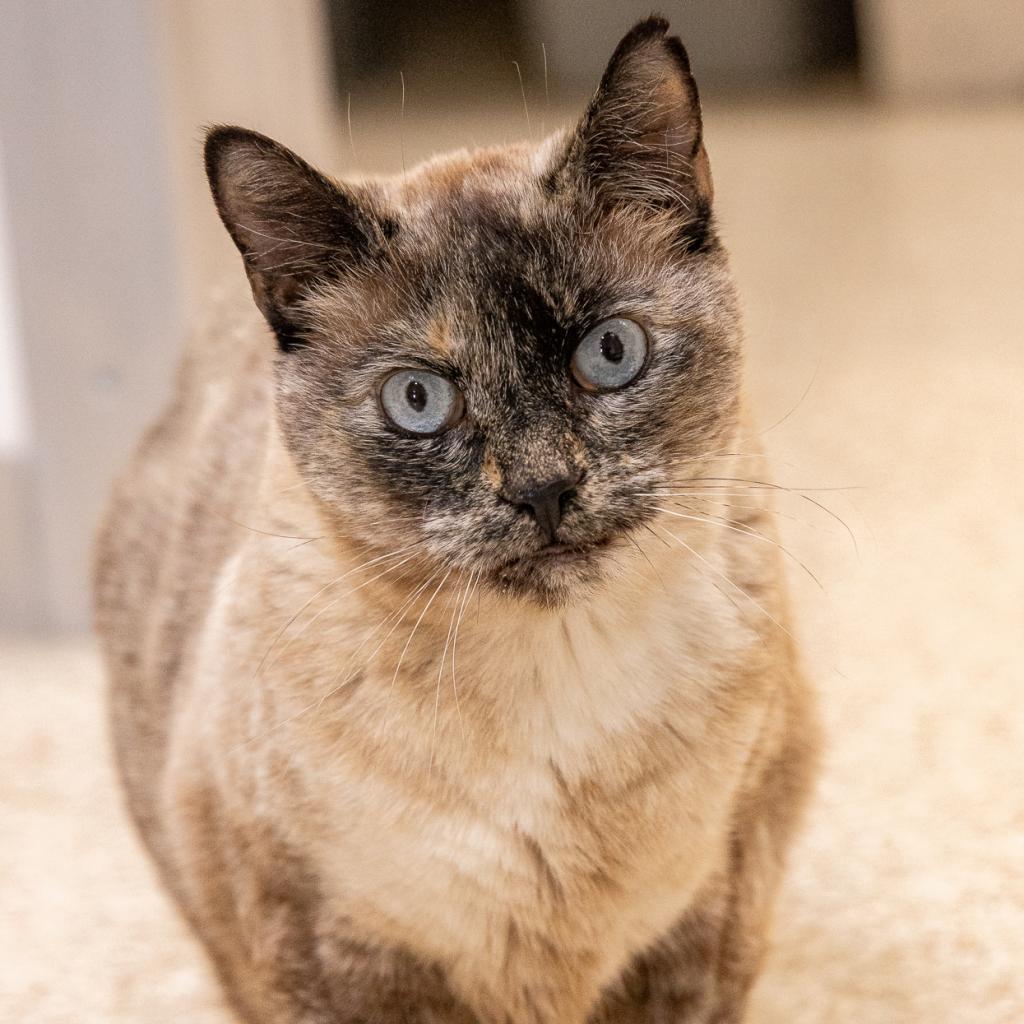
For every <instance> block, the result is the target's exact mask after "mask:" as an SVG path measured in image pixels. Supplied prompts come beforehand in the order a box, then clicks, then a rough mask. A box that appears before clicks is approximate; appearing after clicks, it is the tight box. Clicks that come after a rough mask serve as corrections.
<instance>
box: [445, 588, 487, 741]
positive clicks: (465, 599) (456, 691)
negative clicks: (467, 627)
mask: <svg viewBox="0 0 1024 1024" xmlns="http://www.w3.org/2000/svg"><path fill="white" fill-rule="evenodd" d="M479 583H480V570H479V569H474V570H473V571H472V572H471V573H470V575H469V583H468V584H467V585H466V593H465V595H464V597H463V598H462V607H461V608H459V617H458V619H457V620H456V622H455V635H454V636H453V637H452V693H453V694H454V695H455V710H456V711H457V712H458V715H459V725H460V727H461V729H462V738H463V740H465V738H466V722H465V719H464V718H463V717H462V705H461V704H460V703H459V686H458V683H457V681H456V675H455V652H456V649H457V647H458V643H459V627H460V626H461V625H462V617H463V616H464V615H465V614H466V605H467V604H469V599H470V597H471V596H472V591H471V590H470V586H472V588H473V590H475V589H476V587H477V586H478V585H479Z"/></svg>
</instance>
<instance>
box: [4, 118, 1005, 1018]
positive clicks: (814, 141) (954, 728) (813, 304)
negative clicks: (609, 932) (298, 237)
mask: <svg viewBox="0 0 1024 1024" xmlns="http://www.w3.org/2000/svg"><path fill="white" fill-rule="evenodd" d="M708 121H709V128H708V138H709V146H710V151H711V155H712V164H713V166H714V168H715V176H716V180H717V184H718V189H719V194H720V197H721V204H720V209H721V212H722V218H723V224H724V233H725V236H726V238H727V239H728V240H729V241H730V243H731V245H732V247H733V249H734V251H735V253H736V267H737V273H738V277H739V279H740V284H741V287H742V290H743V293H744V297H745V301H746V305H747V308H748V326H749V331H750V335H751V359H750V378H751V388H752V391H753V394H754V397H755V399H756V401H757V404H758V406H759V408H760V409H761V412H762V421H763V423H764V424H765V425H766V426H767V425H769V424H771V423H773V422H774V421H776V420H778V419H780V418H782V417H783V416H786V414H787V413H790V412H791V414H790V415H788V417H787V418H786V419H785V421H784V422H783V423H781V424H780V425H779V426H777V427H776V428H775V429H773V430H771V431H770V432H769V434H768V440H769V442H770V450H771V451H772V453H773V454H774V455H775V456H777V457H778V458H779V460H780V462H779V468H778V476H779V479H781V480H782V481H783V482H785V483H787V484H790V485H793V486H795V487H800V488H812V487H813V488H832V487H842V488H856V489H851V490H822V491H817V490H815V491H808V492H807V494H808V496H809V497H813V498H814V499H815V500H817V501H821V502H823V503H825V504H827V505H828V506H829V507H830V508H832V509H834V511H835V512H836V513H838V514H839V515H840V516H841V517H842V518H843V519H844V520H845V521H846V522H847V523H848V524H849V526H850V528H851V529H852V530H853V531H854V533H855V535H856V540H857V544H858V547H859V555H858V554H857V553H856V552H855V551H854V549H853V545H852V544H851V542H850V540H849V538H848V537H847V536H846V534H845V531H844V529H843V528H842V527H841V526H839V525H838V524H836V523H835V522H834V521H833V520H831V519H830V518H829V517H828V516H827V515H825V514H824V513H822V512H821V511H820V510H819V509H817V508H816V507H815V506H814V505H813V504H811V502H810V501H808V500H805V499H804V498H801V497H799V496H796V495H794V496H791V497H787V498H786V499H784V501H783V502H782V504H781V505H780V508H781V510H782V511H783V512H784V513H785V514H786V515H787V516H791V517H793V518H787V519H785V520H784V523H785V530H786V536H787V543H788V545H789V546H790V547H791V549H792V551H793V552H794V554H795V555H798V556H799V558H800V559H801V560H802V561H803V562H805V563H806V564H807V566H808V567H810V568H811V569H812V570H813V571H814V572H815V573H816V574H817V575H818V576H819V578H820V579H821V581H822V584H823V587H824V593H822V592H821V591H819V590H818V589H817V587H816V586H815V585H814V584H813V583H812V582H811V581H810V580H809V579H808V578H807V576H806V575H805V574H804V573H803V571H802V570H801V569H799V567H797V566H795V565H794V573H793V579H794V585H795V587H796V591H797V596H798V604H799V607H800V611H801V629H802V633H803V635H804V636H805V638H806V644H807V648H808V652H809V660H810V663H811V665H812V667H813V669H814V672H815V675H816V677H817V679H818V680H819V682H820V686H821V689H822V691H823V694H824V705H825V714H826V719H827V726H828V732H829V738H830V748H829V755H828V760H827V770H826V774H825V777H824V780H823V782H822V785H821V789H820V793H819V797H818V800H817V802H816V805H815V807H814V811H813V814H812V818H811V821H810V823H809V827H808V829H807V832H806V834H805V837H804V839H803V841H802V843H801V845H800V847H799V848H798V850H797V851H796V853H795V856H794V859H793V865H792V871H791V874H790V877H789V881H788V885H787V887H786V890H785V893H784V896H783V899H782V900H781V903H780V906H779V912H778V924H777V930H776V937H777V942H776V949H775V953H774V955H773V957H772V959H771V961H770V964H769V966H768V970H767V971H766V973H765V976H764V978H763V980H762V982H761V984H760V986H759V988H758V990H757V993H756V996H755V999H754V1005H753V1008H752V1013H751V1021H752V1022H753V1024H811V1022H832V1021H837V1022H844V1024H845V1022H851V1024H945V1022H950V1024H953V1022H955V1024H1019V1022H1020V1021H1022V1020H1024V538H1022V534H1021V524H1022V522H1024V483H1022V480H1024V454H1022V452H1024V417H1022V414H1021V400H1022V396H1024V115H1022V114H1021V113H1019V112H1016V113H1014V112H1009V111H1006V112H999V111H983V110H982V111H973V112H964V113H960V114H951V113H949V112H943V111H940V110H935V111H934V112H929V113H927V114H920V115H911V114H900V113H889V114H883V113H878V112H875V113H872V112H868V111H864V110H858V109H854V108H850V107H830V108H826V107H821V106H819V107H807V106H802V107H794V108H792V109H790V110H780V109H778V108H777V107H774V108H772V109H770V110H767V109H766V110H763V111H758V110H753V109H751V110H746V111H737V110H721V111H711V113H710V115H709V118H708ZM516 130H517V128H516V127H513V128H512V129H511V132H514V131H516ZM487 131H488V132H489V134H490V135H492V136H493V134H494V129H493V126H492V127H491V128H490V129H487ZM511 132H510V133H511ZM431 137H432V138H433V139H435V141H436V139H437V138H438V136H437V135H436V134H434V135H433V136H431ZM478 137H485V136H482V135H481V136H478ZM424 138H425V136H424ZM424 138H420V139H417V137H416V134H415V132H414V131H413V132H411V134H410V135H409V137H407V140H406V145H407V149H408V152H409V154H410V157H411V156H412V154H414V153H415V152H416V151H417V147H419V148H420V149H422V147H423V146H424V145H425V142H424ZM467 139H468V136H467ZM447 142H448V139H444V140H443V143H444V144H447ZM440 144H441V143H440V142H439V143H438V145H440ZM382 159H383V158H382ZM396 159H397V156H396ZM393 162H394V161H393ZM819 361H820V362H819ZM816 368H817V372H815V371H816ZM812 379H813V384H812V385H811V386H810V388H809V390H808V391H807V393H806V396H805V397H804V398H803V400H802V401H801V395H802V394H803V393H804V391H805V388H807V386H808V382H810V381H811V380H812ZM794 407H795V409H794ZM791 410H792V411H791ZM100 689H101V680H100V675H99V670H98V666H97V663H96V660H95V656H94V654H93V653H92V650H91V649H90V648H88V647H85V646H81V645H80V646H77V647H76V646H71V647H61V646H55V645H42V644H35V645H32V644H26V643H19V644H7V645H5V647H4V648H3V649H2V650H0V808H2V811H0V815H2V816H0V1020H3V1021H12V1022H14V1021H17V1022H33V1024H36V1022H38V1024H58V1022H59V1024H128V1022H139V1024H165V1022H166V1024H172V1022H174V1024H178V1022H181V1021H188V1022H189V1024H225V1021H226V1019H227V1018H226V1016H225V1013H224V1011H223V1009H222V1008H221V1004H220V1002H219V998H218V996H217V993H216V990H215V987H214V986H213V984H212V982H211V979H210V975H209V971H208V969H207V967H206V965H205V963H204V961H203V958H202V955H201V953H200V952H199V950H198V949H197V948H196V947H195V946H194V945H193V944H192V942H191V940H190V939H189V938H188V937H187V936H186V934H185V931H184V929H183V928H182V926H181V924H180V923H179V921H178V919H177V918H176V916H175V915H174V913H173V912H172V911H171V909H170V907H169V906H168V904H167V901H166V900H165V899H164V897H163V896H162V894H161V893H160V891H159V890H158V889H157V888H156V886H155V884H154V880H153V875H152V872H151V871H150V868H149V866H148V864H147V862H146V861H145V860H144V858H143V857H142V854H141V852H140V850H139V848H138V847H137V845H136V842H135V839H134V836H133V835H132V833H131V832H130V830H129V828H128V825H127V822H126V820H125V818H124V816H123V814H122V812H121V810H120V807H119V803H118V800H117V796H116V792H115V789H114V785H113V782H112V778H111V773H110V770H109V767H108V763H107V751H106V746H105V739H104V735H103V720H102V712H101V707H100Z"/></svg>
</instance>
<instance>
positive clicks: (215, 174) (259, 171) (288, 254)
mask: <svg viewBox="0 0 1024 1024" xmlns="http://www.w3.org/2000/svg"><path fill="white" fill-rule="evenodd" d="M206 174H207V177H208V178H209V181H210V190H211V191H212V192H213V199H214V202H215V203H216V204H217V212H218V213H219V214H220V219H221V220H222V221H223V222H224V226H225V227H226V228H227V229H228V234H230V235H231V237H232V239H233V240H234V242H235V245H237V246H238V251H239V252H240V253H241V254H242V258H243V259H244V260H245V269H246V273H247V274H248V275H249V283H250V284H251V285H252V293H253V297H254V298H255V300H256V305H257V306H258V307H259V308H260V310H261V312H262V313H263V315H264V316H265V317H266V319H267V322H268V323H269V324H270V326H271V327H272V328H273V330H274V332H275V334H277V337H278V341H279V343H280V345H281V347H282V348H283V349H285V350H288V349H290V348H295V347H297V346H299V345H301V344H302V337H301V331H300V327H299V325H298V323H297V316H296V313H297V307H298V304H299V302H300V301H301V300H302V298H303V297H304V296H305V295H306V294H307V293H308V291H309V289H310V288H311V287H312V286H313V285H315V284H316V283H317V282H320V281H323V280H329V279H331V278H332V277H336V276H338V275H339V274H341V273H343V272H344V271H345V270H346V269H349V268H351V267H353V266H354V265H357V264H358V263H360V262H361V261H365V260H366V259H367V257H368V256H370V255H371V254H372V253H373V252H374V251H375V250H377V249H379V247H380V245H381V244H382V241H383V228H382V225H381V222H380V221H379V220H378V219H377V218H375V217H374V216H373V213H372V211H371V210H369V209H368V208H365V204H364V203H360V202H359V201H358V200H357V198H356V197H355V196H354V195H353V194H352V193H350V192H348V191H346V190H345V189H343V188H342V187H340V186H338V185H336V184H334V182H332V181H330V179H328V178H327V177H325V176H324V175H323V174H321V173H320V172H319V171H317V170H316V169H314V168H313V167H311V166H310V165H309V164H307V163H306V162H305V161H304V160H302V159H301V158H300V157H298V156H296V155H295V154H294V153H293V152H292V151H291V150H290V149H286V148H285V147H284V146H282V145H280V144H279V143H277V142H274V140H273V139H268V138H267V137H266V136H264V135H260V134H259V133H258V132H253V131H248V130H247V129H245V128H235V127H229V126H228V127H215V128H212V129H211V130H210V131H209V132H208V133H207V136H206Z"/></svg>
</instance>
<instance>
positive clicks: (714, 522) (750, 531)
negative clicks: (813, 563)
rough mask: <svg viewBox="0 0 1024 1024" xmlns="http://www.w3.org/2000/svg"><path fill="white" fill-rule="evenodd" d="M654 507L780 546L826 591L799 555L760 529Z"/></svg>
mask: <svg viewBox="0 0 1024 1024" xmlns="http://www.w3.org/2000/svg"><path fill="white" fill-rule="evenodd" d="M652 507H653V508H654V509H655V510H656V511H658V512H664V513H665V515H667V516H674V517H675V518H676V519H690V520H692V521H693V522H695V523H707V524H708V525H709V526H721V527H722V528H723V529H726V530H732V532H733V533H738V534H741V535H742V536H745V537H754V538H756V539H757V540H762V541H764V542H765V543H766V544H771V545H772V546H773V547H776V548H778V549H779V550H780V551H781V552H782V553H783V554H784V555H788V556H789V557H790V558H791V559H792V560H793V561H794V562H795V563H796V564H797V565H799V566H800V568H801V569H803V571H804V572H805V573H807V575H808V576H810V578H811V579H812V580H814V582H815V583H816V584H817V585H818V587H819V588H820V589H821V590H822V591H824V589H825V588H824V586H822V583H821V580H819V579H818V577H817V576H815V575H814V573H813V572H811V570H810V569H808V568H807V566H806V565H805V564H804V563H803V562H802V561H801V560H800V559H799V558H797V556H796V555H794V554H793V552H792V551H790V550H789V548H787V547H786V546H785V545H783V544H780V543H779V542H778V541H776V540H772V538H771V537H768V536H766V535H765V534H763V533H761V532H760V531H758V530H754V529H752V528H750V527H740V526H736V525H734V524H733V523H731V522H729V521H727V520H724V519H722V517H721V516H711V517H710V518H709V517H707V516H691V515H686V514H685V513H683V512H673V511H672V510H671V509H668V508H662V507H661V506H660V505H654V506H652Z"/></svg>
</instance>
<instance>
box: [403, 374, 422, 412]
mask: <svg viewBox="0 0 1024 1024" xmlns="http://www.w3.org/2000/svg"><path fill="white" fill-rule="evenodd" d="M405 400H406V401H407V402H408V403H409V405H410V406H411V407H412V408H413V409H415V410H416V412H422V411H423V409H424V407H425V406H426V404H427V389H426V388H425V387H424V386H423V385H422V384H421V383H420V382H419V381H418V380H411V381H409V383H408V384H407V385H406V388H405Z"/></svg>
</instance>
